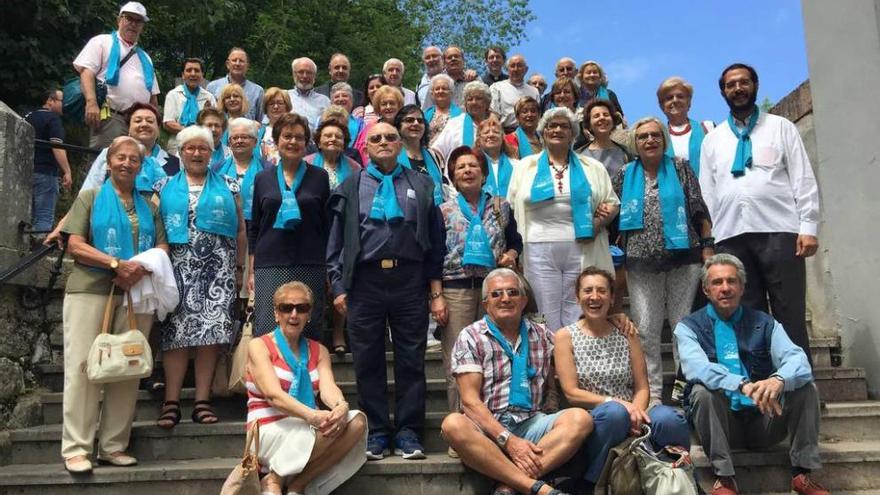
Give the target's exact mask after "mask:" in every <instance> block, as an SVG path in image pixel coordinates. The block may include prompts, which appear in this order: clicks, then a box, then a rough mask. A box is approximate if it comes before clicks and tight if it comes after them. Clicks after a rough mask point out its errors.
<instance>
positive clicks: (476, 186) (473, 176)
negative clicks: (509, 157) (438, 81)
mask: <svg viewBox="0 0 880 495" xmlns="http://www.w3.org/2000/svg"><path fill="white" fill-rule="evenodd" d="M496 122H497V119H496ZM498 126H499V128H500V124H498ZM447 173H448V176H449V179H450V181H452V184H453V185H454V186H455V189H456V190H457V191H458V195H457V196H456V197H455V198H451V199H449V200H448V201H446V202H445V203H443V204H442V205H441V206H440V211H441V213H442V214H443V220H444V223H445V224H446V257H445V258H444V260H443V297H444V299H446V303H447V311H448V319H447V321H445V322H438V323H440V324H441V325H443V326H445V328H444V329H443V331H442V338H441V348H442V350H443V369H444V370H446V398H447V403H448V406H449V410H450V411H452V412H455V411H458V408H459V407H458V406H459V404H458V389H457V386H456V381H455V377H454V376H453V375H452V371H451V368H450V364H451V358H452V347H453V345H454V344H455V341H456V339H457V338H458V334H459V333H460V332H461V330H462V329H463V328H464V327H466V326H468V325H470V324H471V323H473V322H475V321H477V320H478V319H480V318H481V317H482V316H483V307H482V304H481V303H482V297H481V294H480V290H481V288H482V286H483V278H484V277H485V276H486V275H487V274H488V273H489V272H490V271H491V270H492V269H493V268H495V267H513V266H514V265H515V264H516V259H517V258H518V257H519V254H520V253H521V252H522V237H520V235H519V233H518V232H517V228H516V220H515V219H514V218H513V215H512V212H511V209H510V204H508V203H507V201H505V200H504V197H503V196H498V195H495V194H493V193H491V192H489V191H487V189H486V188H485V187H483V185H484V183H485V181H486V178H487V177H488V175H489V173H490V172H489V165H488V162H487V160H486V155H485V154H484V153H481V152H479V151H475V150H473V149H471V148H469V147H467V146H461V147H459V148H456V149H455V150H453V151H452V154H451V155H450V156H449V168H448V171H447Z"/></svg>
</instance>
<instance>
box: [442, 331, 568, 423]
mask: <svg viewBox="0 0 880 495" xmlns="http://www.w3.org/2000/svg"><path fill="white" fill-rule="evenodd" d="M526 323H527V324H528V326H529V364H530V365H531V366H532V367H533V368H535V371H537V374H536V375H535V378H534V379H532V380H531V384H530V387H529V388H530V391H531V397H532V409H531V410H523V409H519V408H516V407H511V406H510V403H509V402H510V377H511V361H510V358H508V357H507V354H505V353H504V349H503V348H502V347H501V344H499V343H498V341H497V340H495V338H494V337H492V334H491V332H490V331H489V326H488V325H486V322H485V321H483V320H482V319H480V320H477V321H475V322H474V323H472V324H470V325H468V326H467V327H465V328H464V329H463V330H462V331H461V333H460V334H459V335H458V339H457V340H456V341H455V346H454V347H453V348H452V373H453V374H455V375H461V374H464V373H480V374H482V375H483V385H482V387H481V390H480V398H481V399H482V400H483V403H484V404H486V407H488V408H489V411H491V412H492V415H493V416H495V419H499V418H500V417H501V416H502V414H504V413H508V414H509V415H510V416H512V417H513V418H514V419H515V420H516V422H518V423H519V422H522V421H525V420H526V419H529V418H530V417H532V416H534V415H535V413H538V412H540V411H541V407H542V406H543V402H544V392H545V389H546V386H547V381H548V380H549V379H552V375H551V358H552V357H553V334H552V333H550V332H548V331H547V329H546V328H545V327H544V326H543V325H541V324H538V323H534V322H531V321H529V320H526ZM519 345H520V343H519V339H518V338H517V342H516V346H515V347H514V348H513V349H514V352H516V350H517V349H518V348H519Z"/></svg>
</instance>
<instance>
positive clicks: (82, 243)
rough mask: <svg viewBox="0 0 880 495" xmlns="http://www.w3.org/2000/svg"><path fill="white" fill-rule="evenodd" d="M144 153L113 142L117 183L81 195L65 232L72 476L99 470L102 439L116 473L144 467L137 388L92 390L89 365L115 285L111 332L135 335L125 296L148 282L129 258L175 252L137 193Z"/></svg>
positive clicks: (139, 318) (66, 431) (130, 384)
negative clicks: (134, 449) (138, 455)
mask: <svg viewBox="0 0 880 495" xmlns="http://www.w3.org/2000/svg"><path fill="white" fill-rule="evenodd" d="M144 151H145V148H144V146H143V145H142V144H141V143H140V142H139V141H137V140H136V139H134V138H131V137H127V136H123V137H118V138H116V139H114V140H113V143H112V144H111V145H110V147H109V148H107V150H106V153H105V156H106V157H107V167H108V168H109V170H110V178H109V179H107V180H106V181H104V182H103V184H102V185H101V186H100V187H99V188H96V189H86V190H83V191H80V193H79V195H78V196H77V198H76V200H75V201H74V203H73V206H72V207H71V209H70V212H69V213H68V214H67V221H66V222H65V225H64V227H63V230H64V232H66V233H67V234H70V239H69V241H68V242H69V249H70V253H71V255H72V256H73V259H74V265H73V270H72V271H71V273H70V277H68V279H67V287H66V289H65V296H64V314H63V320H64V325H63V327H64V405H63V426H62V432H61V455H62V456H63V457H64V467H65V468H66V469H67V470H68V471H70V472H72V473H84V472H88V471H91V470H92V463H91V460H90V459H89V457H90V456H91V454H92V449H93V447H94V445H95V435H96V434H97V435H98V459H99V460H101V461H105V462H108V463H110V464H113V465H116V466H131V465H134V464H136V463H137V460H136V459H135V458H134V457H131V456H130V455H128V454H126V449H127V448H128V440H129V436H130V434H131V418H132V417H134V409H135V404H136V402H137V389H138V380H127V381H122V382H117V383H110V384H106V385H97V384H93V383H91V382H90V381H89V379H88V377H87V376H86V370H85V367H84V366H83V363H85V361H86V358H87V356H88V354H89V349H90V347H91V344H92V341H93V340H94V338H95V337H96V336H97V335H98V333H99V332H100V331H101V324H102V321H103V318H104V308H105V305H106V304H107V297H108V295H109V294H110V291H111V287H113V286H114V285H115V286H116V288H115V289H114V290H113V293H114V294H115V295H114V296H113V301H112V303H111V304H112V314H111V317H112V319H111V329H110V331H111V332H113V333H119V332H125V331H128V329H129V325H128V318H127V313H128V312H127V310H126V309H125V308H124V307H123V304H122V291H125V290H128V289H129V288H131V287H132V286H133V285H135V284H136V283H137V282H138V281H140V279H141V278H143V277H144V276H145V275H147V274H148V272H147V271H146V269H144V267H143V266H142V265H140V264H139V263H137V262H134V261H129V258H131V257H132V256H134V255H135V254H137V253H140V252H143V251H146V250H148V249H151V248H154V247H157V248H160V249H163V250H165V251H167V250H168V244H167V243H166V240H165V228H164V226H163V224H162V219H161V217H160V216H159V214H158V209H157V208H156V207H155V205H153V204H152V203H150V202H149V201H147V200H146V199H145V198H143V197H142V196H141V194H138V191H137V189H136V187H135V181H136V177H137V176H138V172H139V171H140V167H141V164H142V162H143V160H144V154H145V153H144ZM135 318H136V322H137V326H138V328H139V329H140V330H141V331H142V332H144V333H146V334H149V331H150V327H151V325H152V322H153V315H151V314H138V315H135ZM102 390H103V399H102V395H101V392H102ZM99 412H100V431H97V430H98V428H99V423H98V418H99Z"/></svg>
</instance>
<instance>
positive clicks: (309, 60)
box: [290, 57, 318, 73]
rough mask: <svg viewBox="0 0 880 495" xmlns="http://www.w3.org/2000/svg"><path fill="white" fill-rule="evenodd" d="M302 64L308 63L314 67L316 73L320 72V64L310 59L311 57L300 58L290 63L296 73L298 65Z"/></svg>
mask: <svg viewBox="0 0 880 495" xmlns="http://www.w3.org/2000/svg"><path fill="white" fill-rule="evenodd" d="M300 62H308V64H309V65H311V66H312V70H313V71H315V72H316V73H317V72H318V64H316V63H315V61H314V60H312V59H310V58H309V57H299V58H295V59H293V62H291V63H290V69H291V70H293V71H294V72H295V71H296V64H298V63H300Z"/></svg>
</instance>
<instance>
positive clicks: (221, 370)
mask: <svg viewBox="0 0 880 495" xmlns="http://www.w3.org/2000/svg"><path fill="white" fill-rule="evenodd" d="M229 359H230V356H229V353H228V352H227V351H226V350H225V349H224V350H223V351H221V352H220V355H219V356H217V364H216V365H214V380H213V381H211V396H213V397H229V396H231V395H232V391H231V390H229Z"/></svg>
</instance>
